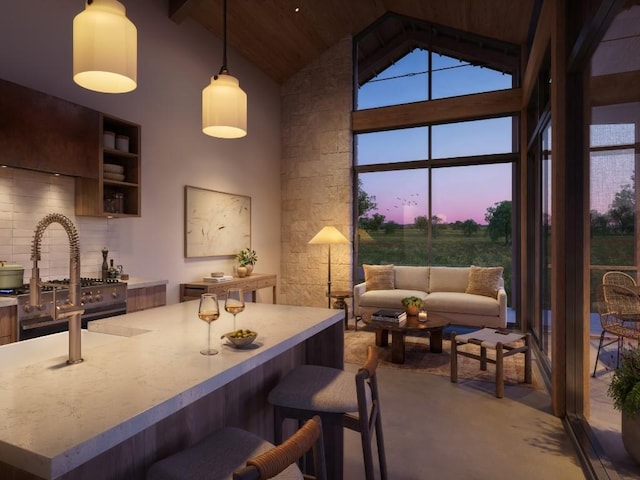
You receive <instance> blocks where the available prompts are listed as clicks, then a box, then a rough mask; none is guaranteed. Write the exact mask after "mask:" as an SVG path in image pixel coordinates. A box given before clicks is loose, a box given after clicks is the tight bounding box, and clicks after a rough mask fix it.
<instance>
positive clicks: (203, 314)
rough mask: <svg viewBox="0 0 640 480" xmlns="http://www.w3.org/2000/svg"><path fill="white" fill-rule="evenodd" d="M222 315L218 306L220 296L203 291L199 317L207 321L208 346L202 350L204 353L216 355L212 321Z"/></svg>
mask: <svg viewBox="0 0 640 480" xmlns="http://www.w3.org/2000/svg"><path fill="white" fill-rule="evenodd" d="M219 317H220V309H219V308H218V296H217V295H216V294H215V293H203V294H202V295H201V296H200V306H199V307H198V318H200V320H202V321H203V322H207V324H208V328H207V330H208V331H207V348H205V349H203V350H200V353H201V354H202V355H215V354H216V353H218V351H217V350H215V349H213V348H211V322H213V321H214V320H217V319H218V318H219Z"/></svg>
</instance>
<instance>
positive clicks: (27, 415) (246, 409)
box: [0, 301, 344, 479]
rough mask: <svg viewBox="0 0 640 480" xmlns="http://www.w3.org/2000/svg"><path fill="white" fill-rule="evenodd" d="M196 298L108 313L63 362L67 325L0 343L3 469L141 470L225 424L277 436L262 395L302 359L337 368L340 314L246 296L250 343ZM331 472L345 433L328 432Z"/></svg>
mask: <svg viewBox="0 0 640 480" xmlns="http://www.w3.org/2000/svg"><path fill="white" fill-rule="evenodd" d="M197 308H198V302H197V301H190V302H185V303H178V304H174V305H169V306H166V307H160V308H156V309H152V310H145V311H140V312H135V313H130V314H126V315H121V316H118V317H112V318H108V319H104V320H96V321H94V322H91V323H90V324H89V325H90V326H89V328H90V330H89V331H86V330H85V331H83V332H82V338H83V340H82V357H83V359H84V361H83V362H82V363H79V364H75V365H67V364H66V359H67V354H68V350H67V348H68V347H67V342H68V334H67V333H66V332H65V333H59V334H53V335H49V336H45V337H40V338H36V339H33V340H27V341H24V342H18V343H14V344H10V345H5V346H2V347H0V392H1V393H0V412H1V414H2V419H3V420H2V426H1V427H0V478H15V479H20V478H25V479H27V478H28V479H33V478H46V479H53V478H62V479H80V478H83V479H84V478H91V479H101V478H104V479H106V478H127V479H135V478H141V479H142V478H144V477H145V473H146V469H147V468H148V467H149V465H151V463H153V462H154V461H156V460H157V459H159V458H163V457H165V456H167V455H169V454H171V453H173V452H175V451H178V450H180V449H182V448H184V447H186V446H188V445H191V444H193V443H195V442H197V441H198V440H200V439H201V438H203V437H204V436H206V435H207V434H208V433H210V432H212V431H214V430H216V429H218V428H221V427H223V426H227V425H230V426H237V427H240V428H244V429H247V430H250V431H252V432H254V433H256V434H258V435H261V436H263V437H264V438H266V439H269V440H273V409H272V408H271V407H270V406H269V405H268V403H267V401H266V396H267V394H268V392H269V391H270V390H271V388H273V386H275V385H276V383H277V382H278V379H279V378H281V377H282V375H284V374H285V373H286V372H288V371H289V370H290V369H292V368H294V367H295V366H297V365H299V364H304V363H314V364H321V365H328V366H334V367H339V368H342V366H343V346H344V343H343V342H344V340H343V332H342V313H341V312H339V311H335V310H328V309H324V308H311V307H296V306H287V305H271V304H262V303H260V304H258V303H247V305H246V309H245V311H244V312H243V313H241V314H239V315H238V317H237V327H238V328H246V329H251V330H254V331H257V332H258V337H257V339H256V341H255V342H254V344H255V345H254V347H253V348H246V349H235V348H233V347H232V346H228V345H226V344H225V341H224V340H221V339H220V337H221V335H222V334H224V333H227V332H229V331H231V330H232V329H233V326H232V325H233V322H232V316H231V315H230V314H228V313H226V312H224V311H222V312H221V317H220V319H219V320H218V321H216V322H214V323H212V324H211V339H212V340H211V343H212V346H213V347H215V348H216V349H217V350H219V354H217V355H214V356H204V355H201V354H200V349H202V348H203V347H204V346H206V342H207V324H206V323H204V322H202V321H200V320H199V319H198V317H197ZM325 436H326V437H328V438H326V441H325V443H327V444H330V443H331V444H332V451H331V452H328V455H327V460H328V463H329V465H328V466H329V468H330V469H332V470H333V471H334V475H335V476H332V478H341V476H342V431H341V429H340V431H339V432H338V431H335V432H326V435H325Z"/></svg>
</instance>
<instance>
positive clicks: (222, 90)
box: [202, 73, 247, 138]
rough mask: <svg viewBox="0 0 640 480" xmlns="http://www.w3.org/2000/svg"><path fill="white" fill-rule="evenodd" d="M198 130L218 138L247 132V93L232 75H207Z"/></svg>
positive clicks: (232, 136) (243, 134) (242, 134)
mask: <svg viewBox="0 0 640 480" xmlns="http://www.w3.org/2000/svg"><path fill="white" fill-rule="evenodd" d="M202 131H203V132H204V133H205V134H207V135H211V136H212V137H219V138H240V137H244V136H245V135H246V134H247V94H246V93H245V92H244V91H243V90H242V89H241V88H240V82H239V81H238V79H237V78H236V77H234V76H232V75H227V74H224V73H221V74H219V75H216V76H214V77H211V83H210V84H209V85H208V86H207V87H205V89H204V90H203V91H202Z"/></svg>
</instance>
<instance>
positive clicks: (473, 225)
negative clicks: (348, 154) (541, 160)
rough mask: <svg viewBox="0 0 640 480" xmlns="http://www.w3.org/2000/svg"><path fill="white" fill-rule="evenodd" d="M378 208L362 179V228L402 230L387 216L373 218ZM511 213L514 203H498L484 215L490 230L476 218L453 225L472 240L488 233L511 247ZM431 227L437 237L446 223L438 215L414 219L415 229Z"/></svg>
mask: <svg viewBox="0 0 640 480" xmlns="http://www.w3.org/2000/svg"><path fill="white" fill-rule="evenodd" d="M377 208H378V204H377V202H376V197H375V195H369V194H368V193H367V192H365V191H364V189H363V188H362V182H361V180H358V227H359V228H362V229H364V230H366V231H368V232H379V231H383V232H384V233H385V234H392V233H394V232H395V231H397V230H398V229H399V228H402V226H401V225H399V224H398V223H396V222H394V221H388V222H387V221H386V217H385V216H384V215H382V214H380V213H373V214H372V215H370V216H369V213H370V212H372V211H374V210H377ZM511 210H512V206H511V201H510V200H503V201H502V202H496V203H495V204H494V205H493V206H491V207H489V208H487V213H486V214H485V216H484V219H485V221H486V222H487V226H486V229H481V226H480V225H479V224H478V223H477V222H476V221H475V220H473V219H467V220H465V221H457V222H455V223H451V224H449V225H450V226H451V227H452V228H454V229H459V230H461V231H462V233H463V234H464V235H465V236H468V237H470V236H472V235H475V234H476V233H477V232H479V231H481V230H484V231H485V232H486V234H487V235H489V237H490V238H491V240H492V241H494V242H497V241H501V240H503V241H504V243H505V245H509V244H510V243H511V214H512V211H511ZM429 225H431V235H432V236H433V237H437V236H438V233H439V231H440V226H441V225H444V222H443V219H442V218H440V217H438V216H437V215H433V216H432V217H431V218H429V217H428V216H426V215H420V216H418V217H416V218H415V219H414V223H413V227H414V228H416V229H418V230H420V231H422V232H424V231H427V229H428V228H429Z"/></svg>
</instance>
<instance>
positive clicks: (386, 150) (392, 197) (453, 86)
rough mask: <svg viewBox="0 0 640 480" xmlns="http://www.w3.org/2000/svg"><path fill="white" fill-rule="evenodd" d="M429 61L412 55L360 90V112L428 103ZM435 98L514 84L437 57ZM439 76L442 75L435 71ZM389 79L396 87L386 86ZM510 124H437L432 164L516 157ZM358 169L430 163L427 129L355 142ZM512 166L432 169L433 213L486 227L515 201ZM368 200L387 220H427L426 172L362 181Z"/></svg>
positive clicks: (500, 121) (365, 136)
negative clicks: (499, 207)
mask: <svg viewBox="0 0 640 480" xmlns="http://www.w3.org/2000/svg"><path fill="white" fill-rule="evenodd" d="M426 62H427V55H426V53H425V52H424V51H421V50H414V52H413V53H411V54H409V55H407V56H406V57H405V58H404V59H402V60H401V61H399V62H397V63H396V64H395V65H393V66H391V67H390V68H388V69H387V70H385V71H384V72H382V73H381V74H380V75H378V77H376V78H375V79H374V81H372V82H369V83H368V84H367V85H366V86H363V87H362V88H360V90H359V94H358V106H359V108H372V107H379V106H384V105H392V104H399V103H407V102H414V101H421V100H424V99H426V93H425V92H426V86H425V85H426V81H427V77H426V74H425V73H424V72H425V71H426V69H427V67H426V65H427V63H426ZM433 65H434V67H433V68H434V77H433V78H434V79H433V92H434V95H433V96H434V98H444V97H450V96H453V95H465V94H471V93H476V92H479V91H490V90H500V89H505V88H510V87H511V78H510V77H509V76H507V75H502V74H501V73H497V72H493V71H491V70H488V69H481V68H479V67H473V66H470V65H467V64H465V63H461V62H459V61H458V60H454V59H451V58H446V57H438V56H434V63H433ZM435 70H438V71H437V72H436V71H435ZM382 78H388V79H389V78H390V79H391V80H380V79H382ZM511 131H512V127H511V120H510V119H492V120H483V121H478V122H465V123H462V124H461V123H458V124H450V125H438V126H434V127H433V129H432V134H433V142H432V158H449V157H458V156H467V155H480V154H492V153H507V152H511V151H512V146H511V142H512V140H511ZM357 151H358V164H359V165H368V164H376V163H386V162H399V161H407V160H419V159H426V158H428V129H427V128H426V127H417V128H410V129H404V130H395V131H389V132H376V133H373V134H361V135H358V136H357ZM511 170H512V169H511V165H509V164H503V165H483V166H473V167H468V166H463V167H448V168H438V169H434V170H433V179H432V184H433V188H434V192H433V202H434V205H433V214H434V215H437V216H438V217H440V218H441V219H443V221H444V222H446V223H449V222H455V221H457V220H460V221H464V220H467V219H473V220H475V221H476V222H478V223H480V224H484V223H486V222H485V220H484V216H485V213H486V211H487V208H489V207H491V206H493V205H494V204H495V203H496V202H501V201H503V200H511V196H512V194H511V184H512V182H511ZM359 177H360V179H361V180H362V186H363V188H364V190H365V192H367V194H369V195H371V196H375V197H376V203H377V206H378V209H377V211H372V212H369V216H370V215H372V214H373V213H380V214H382V215H384V216H385V217H386V220H387V221H391V220H392V221H395V222H396V223H399V224H412V223H413V222H414V219H415V218H416V217H417V216H420V215H425V216H427V215H428V210H427V201H428V178H427V170H426V169H418V170H410V171H398V172H382V173H367V174H361V175H360V176H359Z"/></svg>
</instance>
